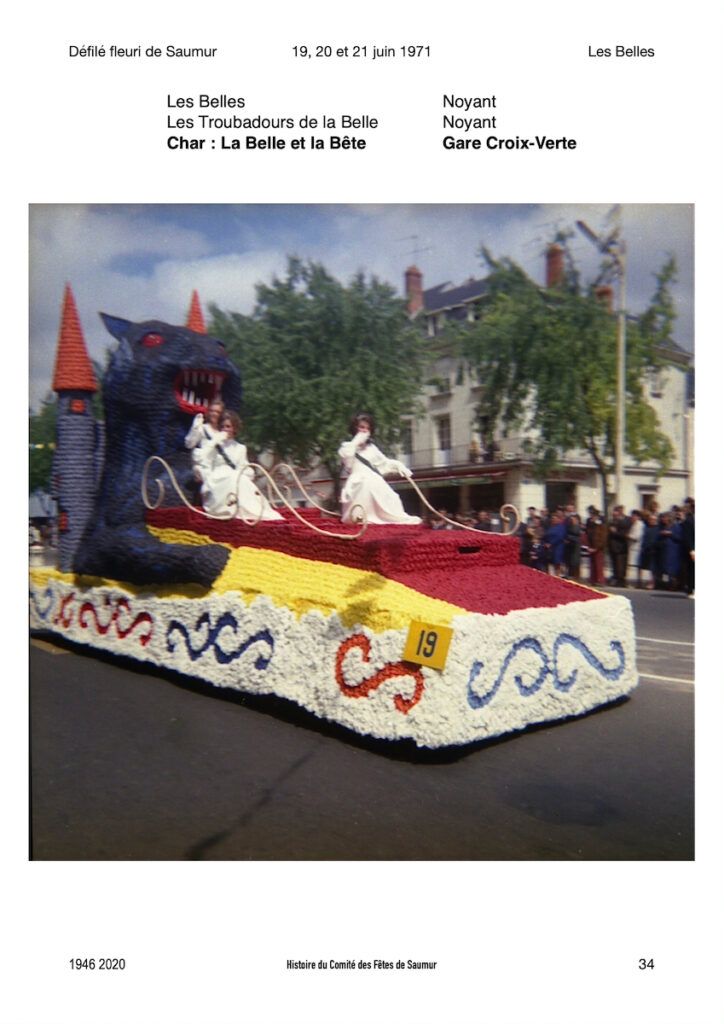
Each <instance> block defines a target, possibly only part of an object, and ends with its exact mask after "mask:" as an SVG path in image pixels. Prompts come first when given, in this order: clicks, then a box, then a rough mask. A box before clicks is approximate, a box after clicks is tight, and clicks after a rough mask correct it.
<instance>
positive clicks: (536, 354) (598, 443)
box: [459, 251, 675, 495]
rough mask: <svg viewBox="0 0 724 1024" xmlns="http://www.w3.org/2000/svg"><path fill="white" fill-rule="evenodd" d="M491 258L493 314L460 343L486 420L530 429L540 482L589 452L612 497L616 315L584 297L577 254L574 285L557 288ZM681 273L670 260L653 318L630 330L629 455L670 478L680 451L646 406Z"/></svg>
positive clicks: (571, 275)
mask: <svg viewBox="0 0 724 1024" xmlns="http://www.w3.org/2000/svg"><path fill="white" fill-rule="evenodd" d="M482 255H483V258H484V259H485V261H486V262H487V264H488V267H489V268H490V276H489V277H488V299H487V303H486V308H485V311H484V314H483V316H482V318H481V319H480V320H479V321H477V322H475V323H474V324H472V325H468V326H466V328H464V329H463V330H462V331H461V333H460V337H459V343H460V345H461V348H462V352H463V353H464V355H465V356H466V358H467V359H468V360H469V362H470V363H471V365H472V366H473V367H474V368H475V371H476V373H477V375H478V379H479V380H480V381H481V383H482V384H483V385H484V394H483V397H482V399H481V403H480V412H481V413H485V414H487V415H488V416H490V417H491V419H492V418H493V417H494V421H496V422H498V423H500V424H501V425H502V426H503V429H504V431H509V430H511V429H512V428H517V429H518V430H522V431H525V430H528V431H530V438H529V441H528V445H527V447H528V450H529V452H530V454H531V456H532V458H533V459H534V462H535V468H536V470H537V471H538V473H540V474H545V473H548V472H550V470H551V469H553V468H555V467H556V465H557V464H559V462H560V460H561V459H562V458H563V456H564V455H565V454H566V453H570V452H571V451H575V450H577V449H583V450H585V451H586V452H588V453H589V454H590V456H591V457H592V459H593V461H594V462H595V464H596V467H597V470H598V472H599V474H600V476H601V483H602V488H603V492H604V495H605V492H606V479H607V476H608V475H609V474H610V473H611V472H612V462H613V455H614V439H615V417H616V330H617V325H616V317H615V316H612V315H611V314H610V313H609V312H608V310H607V309H606V308H605V307H604V306H603V305H602V303H601V302H600V301H599V300H598V299H597V298H596V297H595V295H593V294H590V293H588V294H586V293H584V292H583V291H582V289H581V285H580V281H579V278H578V275H577V273H576V271H575V268H574V267H573V264H572V261H571V260H570V256H569V254H567V258H566V267H567V272H566V275H565V278H564V281H563V283H562V285H561V287H558V288H556V289H551V290H545V289H542V288H540V287H539V286H538V285H536V284H535V282H533V281H531V280H530V278H528V277H527V275H526V274H525V273H524V272H523V271H522V270H521V269H520V267H518V266H516V265H515V264H514V263H512V262H511V261H509V260H501V261H494V260H493V259H492V258H491V256H490V254H489V253H487V252H485V251H484V252H483V254H482ZM674 272H675V268H673V267H672V266H671V261H669V263H667V265H666V266H665V267H664V268H663V269H662V271H661V273H660V275H659V276H658V278H657V280H658V282H659V289H658V290H657V295H655V296H654V300H653V302H652V311H650V313H647V315H646V316H645V317H644V318H643V319H642V321H641V323H640V324H638V323H635V322H632V321H630V320H629V321H628V322H627V337H626V448H627V450H628V452H629V454H630V455H631V456H632V457H633V458H634V459H635V460H636V461H637V462H639V463H640V462H648V461H653V462H654V463H656V464H657V466H658V468H659V471H660V472H664V471H665V470H666V469H667V468H668V466H669V465H670V462H671V459H672V456H673V448H672V445H671V442H670V441H669V439H668V438H667V437H666V436H665V435H664V434H663V433H662V432H661V430H660V427H659V424H658V421H657V417H656V414H655V412H654V410H653V409H652V408H651V407H650V406H649V405H648V404H647V403H646V401H645V396H644V389H643V381H644V379H645V377H646V372H647V370H648V369H649V368H651V367H653V366H654V365H656V360H657V355H656V349H657V346H658V345H660V344H661V343H662V342H663V341H665V340H666V339H667V338H668V339H670V337H671V334H670V331H671V325H672V323H673V315H674V313H673V304H672V303H671V302H670V294H669V293H668V285H669V283H670V282H671V280H672V279H673V273H674Z"/></svg>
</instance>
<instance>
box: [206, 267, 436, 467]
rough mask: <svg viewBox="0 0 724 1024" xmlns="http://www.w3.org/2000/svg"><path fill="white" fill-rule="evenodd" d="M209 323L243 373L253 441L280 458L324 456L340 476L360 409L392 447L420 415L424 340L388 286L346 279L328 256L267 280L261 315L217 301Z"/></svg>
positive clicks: (247, 427) (260, 291) (260, 292)
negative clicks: (334, 272)
mask: <svg viewBox="0 0 724 1024" xmlns="http://www.w3.org/2000/svg"><path fill="white" fill-rule="evenodd" d="M212 317H213V319H212V323H211V324H210V327H209V330H210V332H211V333H213V334H214V335H216V336H217V337H219V338H221V339H222V340H223V341H224V342H225V343H226V345H227V349H228V352H229V355H230V357H231V358H232V359H233V360H234V361H235V362H236V363H237V365H238V366H239V369H240V370H241V375H242V382H243V393H244V399H243V406H244V408H243V414H244V434H245V438H246V439H247V440H248V441H249V443H251V444H252V445H253V446H254V447H255V448H256V449H257V450H259V451H261V450H266V451H269V452H271V453H272V454H273V456H274V458H275V459H276V460H293V461H294V462H295V463H297V464H298V465H301V466H304V465H308V464H309V463H310V462H312V461H313V460H314V459H319V460H320V461H321V462H323V463H324V464H325V465H326V466H327V467H328V469H329V472H330V474H331V475H332V477H333V478H334V479H335V480H338V475H339V464H338V459H337V449H338V448H339V445H340V443H341V441H342V440H344V439H345V438H346V437H347V436H348V424H349V420H350V418H351V416H352V415H353V414H354V413H355V412H357V411H360V410H363V411H367V412H371V413H373V414H374V416H375V419H376V421H377V436H378V438H379V441H380V444H381V445H382V446H385V445H391V444H394V443H395V442H396V441H397V440H398V439H399V434H400V416H402V415H404V414H406V413H410V412H414V411H415V408H416V399H417V395H418V393H419V390H420V384H421V380H422V360H423V355H424V347H423V343H422V341H421V339H420V336H419V333H418V332H417V331H416V330H415V329H414V328H413V327H412V326H411V325H410V323H409V321H408V318H407V314H406V311H405V305H404V302H403V301H402V300H401V299H399V298H397V297H396V296H395V293H394V290H393V289H392V288H391V287H390V286H389V285H387V284H384V283H382V282H380V281H378V280H377V279H376V278H374V277H372V278H370V279H367V278H365V276H364V275H363V274H361V273H360V274H357V275H356V276H355V277H354V278H353V279H352V281H351V282H350V283H349V285H347V286H345V285H343V284H342V283H340V282H339V281H337V280H336V279H335V278H333V277H332V276H331V275H330V274H329V273H328V272H327V271H326V270H325V268H324V267H323V266H322V265H321V264H318V263H314V262H304V261H302V260H299V259H297V258H293V257H292V258H290V259H289V261H288V266H287V271H286V274H285V276H284V277H283V278H281V279H279V278H274V280H273V281H272V283H271V284H270V285H266V284H260V285H258V286H257V304H256V308H255V310H254V313H253V314H252V315H251V316H242V315H241V314H239V313H233V312H223V311H221V310H219V309H218V308H212Z"/></svg>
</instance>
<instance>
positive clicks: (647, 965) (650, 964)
mask: <svg viewBox="0 0 724 1024" xmlns="http://www.w3.org/2000/svg"><path fill="white" fill-rule="evenodd" d="M653 969H654V961H653V957H652V958H651V959H650V960H647V959H646V957H645V956H642V957H641V959H640V960H639V970H640V971H646V970H649V971H653Z"/></svg>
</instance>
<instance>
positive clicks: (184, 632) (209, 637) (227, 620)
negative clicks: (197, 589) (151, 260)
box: [166, 612, 274, 672]
mask: <svg viewBox="0 0 724 1024" xmlns="http://www.w3.org/2000/svg"><path fill="white" fill-rule="evenodd" d="M202 629H203V630H204V640H203V642H202V644H201V646H200V647H198V646H194V644H193V643H192V640H191V636H190V633H189V630H188V629H187V628H186V626H185V625H184V623H183V622H179V621H178V620H177V619H173V620H172V621H171V622H170V623H169V626H168V629H167V630H166V647H167V649H168V650H169V651H174V650H175V649H176V637H177V635H178V634H180V636H181V638H182V639H183V642H184V643H185V645H186V652H187V654H188V656H189V658H191V660H192V661H198V659H199V658H200V657H201V656H202V655H203V654H204V653H205V652H206V651H208V650H213V652H214V656H215V657H216V660H217V662H218V663H219V664H221V665H228V664H229V663H230V662H232V661H235V660H236V659H237V658H240V657H241V655H242V654H244V652H245V651H247V650H248V649H249V648H250V647H251V646H253V644H256V643H264V644H267V645H268V647H269V651H268V653H261V652H260V653H259V654H258V655H257V657H256V660H255V662H254V667H255V668H256V669H257V670H258V671H260V672H261V671H263V670H264V669H265V668H267V667H268V665H269V663H270V662H271V659H272V655H273V653H274V637H273V636H272V634H271V633H270V632H269V630H268V629H260V630H259V631H258V632H257V633H254V634H253V635H252V636H249V637H247V638H246V639H244V640H242V642H241V643H240V644H239V645H238V647H236V648H235V649H234V650H224V648H223V647H221V646H219V643H218V639H219V634H220V633H221V631H222V630H224V629H230V630H231V632H232V633H233V634H234V637H236V636H237V634H238V631H239V623H238V621H237V619H236V618H235V617H234V616H233V615H232V614H231V612H224V614H223V615H220V616H219V618H218V619H217V620H216V622H215V623H214V624H213V625H212V623H211V616H210V615H209V613H208V612H204V613H203V615H201V616H199V618H198V619H197V621H196V625H195V626H194V633H198V632H199V630H202Z"/></svg>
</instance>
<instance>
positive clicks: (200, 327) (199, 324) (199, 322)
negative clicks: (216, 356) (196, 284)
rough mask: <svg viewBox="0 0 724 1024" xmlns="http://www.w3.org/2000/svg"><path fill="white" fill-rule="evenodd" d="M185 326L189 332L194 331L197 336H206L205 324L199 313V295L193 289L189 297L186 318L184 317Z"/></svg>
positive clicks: (202, 316)
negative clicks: (189, 303) (189, 301)
mask: <svg viewBox="0 0 724 1024" xmlns="http://www.w3.org/2000/svg"><path fill="white" fill-rule="evenodd" d="M186 326H187V327H188V329H189V330H190V331H196V333H197V334H206V324H205V323H204V314H203V313H202V311H201V303H200V302H199V293H198V292H197V291H196V289H195V288H194V293H193V295H192V296H191V305H190V306H189V312H188V316H187V317H186Z"/></svg>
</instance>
